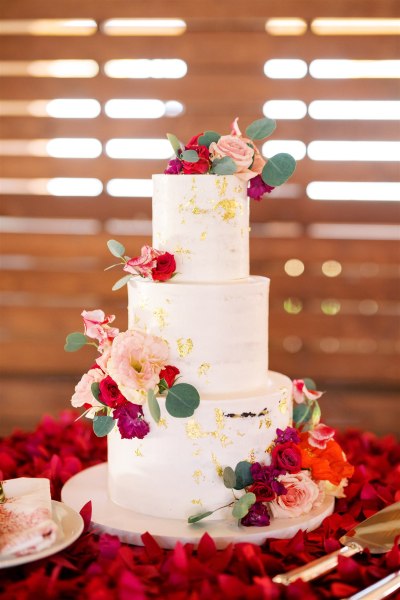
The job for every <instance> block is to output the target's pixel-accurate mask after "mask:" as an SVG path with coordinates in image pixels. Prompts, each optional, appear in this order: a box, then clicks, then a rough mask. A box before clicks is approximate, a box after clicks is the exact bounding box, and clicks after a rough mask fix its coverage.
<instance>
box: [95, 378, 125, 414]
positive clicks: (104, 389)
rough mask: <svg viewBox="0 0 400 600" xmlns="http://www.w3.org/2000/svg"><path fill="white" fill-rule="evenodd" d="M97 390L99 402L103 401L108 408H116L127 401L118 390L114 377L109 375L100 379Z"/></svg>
mask: <svg viewBox="0 0 400 600" xmlns="http://www.w3.org/2000/svg"><path fill="white" fill-rule="evenodd" d="M99 390H100V394H99V400H100V402H103V404H106V405H107V406H109V407H110V408H117V406H121V405H122V404H125V403H126V402H127V399H126V398H125V396H123V395H122V394H121V392H120V391H119V389H118V386H117V384H116V383H115V381H114V379H112V378H111V377H110V376H109V375H107V377H104V379H102V380H101V381H100V383H99Z"/></svg>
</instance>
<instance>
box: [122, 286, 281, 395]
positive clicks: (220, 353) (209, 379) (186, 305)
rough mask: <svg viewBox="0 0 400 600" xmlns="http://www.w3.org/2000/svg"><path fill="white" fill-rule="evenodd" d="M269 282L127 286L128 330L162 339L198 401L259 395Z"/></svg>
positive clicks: (264, 364)
mask: <svg viewBox="0 0 400 600" xmlns="http://www.w3.org/2000/svg"><path fill="white" fill-rule="evenodd" d="M268 290H269V279H267V278H266V277H249V278H247V279H245V280H236V281H231V282H225V283H202V284H199V283H178V282H175V281H174V280H173V281H172V282H166V283H156V282H152V281H149V280H147V279H143V278H139V277H135V278H132V279H131V280H130V281H129V284H128V296H129V305H128V315H129V328H130V329H134V328H138V329H144V330H145V331H147V332H148V333H151V334H153V335H157V336H160V337H162V338H164V339H165V340H166V341H167V342H168V344H169V348H170V364H172V365H174V366H176V367H178V369H179V370H180V372H181V376H182V381H183V382H186V383H190V384H192V385H194V386H195V387H196V388H197V389H198V391H199V393H200V396H201V398H202V399H205V398H207V397H209V396H212V397H215V396H216V395H220V394H221V395H225V396H229V397H239V396H243V394H246V395H248V394H252V393H253V392H256V391H257V390H260V389H262V387H263V386H264V383H265V372H266V371H267V370H268V354H267V349H268V345H267V338H268Z"/></svg>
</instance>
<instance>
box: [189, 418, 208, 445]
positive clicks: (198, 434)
mask: <svg viewBox="0 0 400 600" xmlns="http://www.w3.org/2000/svg"><path fill="white" fill-rule="evenodd" d="M186 435H187V436H188V438H190V439H191V440H198V439H199V438H202V437H204V432H203V430H202V427H201V425H200V423H198V422H197V421H196V420H195V419H189V420H188V422H187V423H186Z"/></svg>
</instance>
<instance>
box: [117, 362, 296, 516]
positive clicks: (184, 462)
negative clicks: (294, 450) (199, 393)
mask: <svg viewBox="0 0 400 600" xmlns="http://www.w3.org/2000/svg"><path fill="white" fill-rule="evenodd" d="M264 377H265V375H264ZM159 403H160V406H161V421H160V422H159V424H156V423H155V422H154V421H153V420H152V418H151V416H150V414H149V412H148V408H147V406H145V407H144V412H145V418H146V420H147V421H148V422H149V423H150V433H149V434H148V435H147V436H146V437H145V438H144V439H143V440H138V439H132V440H123V439H121V437H120V434H119V431H118V429H117V428H114V429H113V431H112V432H111V433H110V434H109V436H108V470H109V480H108V485H109V493H110V497H111V499H112V500H113V501H114V502H115V503H116V504H119V505H120V506H123V507H125V508H128V509H131V510H134V511H137V512H139V513H146V514H151V515H155V516H160V517H163V518H170V519H186V518H187V517H189V516H190V515H193V514H198V513H201V512H205V511H208V510H214V509H215V508H218V507H219V506H223V505H224V504H227V503H229V502H232V500H233V497H232V492H231V490H229V489H227V488H226V487H225V486H224V484H223V481H222V471H223V469H224V468H225V467H227V466H230V467H232V468H235V466H236V464H237V463H238V462H239V461H241V460H249V461H250V462H255V461H260V462H263V463H265V464H269V463H270V454H269V451H270V446H271V444H272V443H273V441H274V438H275V435H276V429H277V428H278V427H279V428H280V429H285V428H286V427H287V426H289V425H290V424H291V418H292V404H291V381H290V379H288V378H287V377H286V376H284V375H281V374H279V373H273V372H270V373H269V377H268V380H266V381H265V383H264V390H263V392H262V393H261V392H260V394H258V395H253V396H251V395H248V396H243V397H242V398H238V399H236V400H230V399H225V400H215V401H209V402H200V406H199V407H198V408H197V410H196V411H195V413H194V415H193V417H191V418H188V419H177V418H173V417H171V416H170V415H169V414H168V413H167V412H166V410H165V405H164V398H159ZM230 513H231V509H224V510H223V511H218V512H217V513H215V515H213V516H212V518H215V519H221V518H224V517H227V516H229V515H230Z"/></svg>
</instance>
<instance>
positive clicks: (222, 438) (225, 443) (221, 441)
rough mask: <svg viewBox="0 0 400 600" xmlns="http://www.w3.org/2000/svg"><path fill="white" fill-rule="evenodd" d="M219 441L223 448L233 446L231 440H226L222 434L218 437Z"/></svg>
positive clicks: (226, 437) (225, 436)
mask: <svg viewBox="0 0 400 600" xmlns="http://www.w3.org/2000/svg"><path fill="white" fill-rule="evenodd" d="M219 441H220V443H221V446H222V447H223V448H226V447H227V446H231V445H232V444H233V442H232V440H231V439H230V438H228V436H227V435H225V434H224V433H223V434H222V435H220V436H219Z"/></svg>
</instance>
